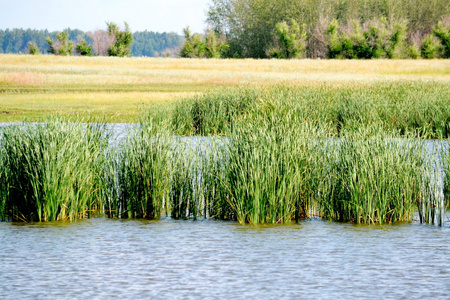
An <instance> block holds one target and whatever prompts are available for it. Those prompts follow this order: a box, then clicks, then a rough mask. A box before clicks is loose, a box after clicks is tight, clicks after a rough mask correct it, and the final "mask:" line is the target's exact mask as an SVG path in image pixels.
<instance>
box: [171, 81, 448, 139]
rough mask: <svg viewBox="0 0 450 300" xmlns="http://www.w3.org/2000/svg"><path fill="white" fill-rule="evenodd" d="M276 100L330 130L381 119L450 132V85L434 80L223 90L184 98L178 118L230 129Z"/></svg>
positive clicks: (393, 126) (205, 128) (422, 130)
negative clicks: (238, 121)
mask: <svg viewBox="0 0 450 300" xmlns="http://www.w3.org/2000/svg"><path fill="white" fill-rule="evenodd" d="M274 100H276V102H277V103H278V104H277V105H278V106H283V105H289V106H290V107H291V108H292V110H293V111H295V113H296V114H297V117H298V118H301V119H304V120H308V121H309V122H312V123H325V124H329V125H330V126H329V127H328V129H329V134H338V135H339V134H340V132H341V131H348V130H356V129H357V128H359V127H361V126H368V125H373V124H377V125H379V126H383V128H384V129H385V130H386V131H389V132H400V134H401V135H405V136H411V135H414V136H416V137H421V138H434V139H442V138H447V137H449V136H450V98H449V97H448V85H446V84H440V83H429V82H403V83H389V82H383V83H377V84H374V85H371V84H368V85H345V86H339V87H336V86H331V85H326V84H323V85H320V86H315V87H294V86H286V85H279V86H275V87H273V86H272V87H266V88H261V87H259V88H250V87H249V88H241V89H229V90H222V91H220V92H210V93H207V94H206V95H203V96H196V97H194V98H191V99H186V100H184V101H181V102H179V103H178V105H177V107H176V110H175V112H174V114H173V117H172V119H173V121H172V123H173V126H174V129H175V131H176V132H177V133H178V134H182V135H229V134H230V133H231V132H232V130H233V124H234V123H235V122H236V120H238V119H240V118H245V117H246V115H247V114H248V113H249V112H250V111H251V110H254V109H256V110H260V111H261V113H265V111H267V109H268V107H267V103H271V102H273V101H274ZM274 109H278V107H275V108H274Z"/></svg>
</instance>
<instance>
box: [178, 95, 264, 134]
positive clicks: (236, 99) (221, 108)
mask: <svg viewBox="0 0 450 300" xmlns="http://www.w3.org/2000/svg"><path fill="white" fill-rule="evenodd" d="M256 98H257V91H256V90H253V89H235V90H232V91H231V90H221V91H220V92H214V93H213V92H210V93H207V94H206V95H204V96H195V97H192V98H188V99H184V100H182V101H179V102H178V103H177V104H176V106H175V109H174V113H173V115H172V125H173V127H174V131H175V133H176V134H178V135H203V136H211V135H228V134H229V133H230V132H231V131H232V129H233V124H234V122H235V120H236V119H237V118H239V117H240V116H242V115H244V114H245V113H246V112H247V111H248V109H249V107H250V106H252V105H254V101H255V99H256Z"/></svg>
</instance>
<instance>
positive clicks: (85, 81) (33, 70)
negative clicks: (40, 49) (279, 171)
mask: <svg viewBox="0 0 450 300" xmlns="http://www.w3.org/2000/svg"><path fill="white" fill-rule="evenodd" d="M380 81H394V82H395V81H439V82H442V83H445V84H449V88H450V60H253V59H245V60H243V59H241V60H216V59H210V60H206V59H174V58H113V57H60V56H51V55H40V56H30V55H9V54H3V55H0V122H17V121H39V120H42V119H44V118H45V117H47V116H49V115H52V114H60V115H80V116H84V117H85V118H86V119H89V120H106V121H108V122H136V121H137V120H138V116H139V111H140V110H141V109H142V108H143V107H144V106H145V105H149V104H152V103H156V104H164V105H166V106H170V105H171V104H172V103H174V101H176V100H177V99H181V98H184V97H189V96H192V95H195V94H199V93H203V92H205V91H208V90H211V89H217V88H223V87H238V86H243V85H246V86H248V85H250V86H252V85H258V86H261V85H272V84H279V83H289V84H290V85H321V84H324V83H325V84H331V85H338V86H339V85H348V84H352V85H354V84H356V85H359V84H376V83H377V82H380Z"/></svg>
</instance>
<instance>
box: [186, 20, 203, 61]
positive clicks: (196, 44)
mask: <svg viewBox="0 0 450 300" xmlns="http://www.w3.org/2000/svg"><path fill="white" fill-rule="evenodd" d="M183 33H184V39H185V40H184V44H183V46H182V47H181V50H180V57H184V58H199V57H204V56H205V54H206V45H205V43H204V42H203V41H202V37H201V36H200V35H199V34H197V33H194V34H191V31H190V29H189V27H187V28H185V29H183Z"/></svg>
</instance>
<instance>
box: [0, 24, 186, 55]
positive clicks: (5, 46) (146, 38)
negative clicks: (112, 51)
mask: <svg viewBox="0 0 450 300" xmlns="http://www.w3.org/2000/svg"><path fill="white" fill-rule="evenodd" d="M65 31H67V32H68V34H69V40H71V41H73V42H75V43H77V42H79V41H80V40H82V39H84V40H86V41H87V42H88V43H89V44H91V43H92V39H93V37H94V35H95V34H96V32H84V31H81V30H78V29H70V28H68V29H66V30H65ZM57 33H58V32H57V31H54V32H49V31H48V30H33V29H6V30H0V53H28V42H34V43H36V45H37V46H38V48H39V50H40V52H41V53H47V49H48V48H49V46H48V43H47V41H46V40H45V38H47V37H49V38H51V39H52V40H55V39H56V35H57ZM182 44H183V37H182V36H180V35H178V34H176V33H173V32H171V33H166V32H164V33H158V32H153V31H147V30H146V31H137V32H134V33H133V44H132V47H131V55H132V56H151V57H158V56H173V55H175V54H177V53H178V51H179V48H180V46H181V45H182Z"/></svg>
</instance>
